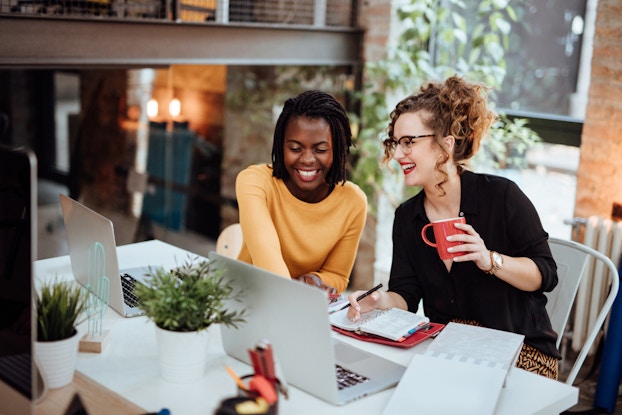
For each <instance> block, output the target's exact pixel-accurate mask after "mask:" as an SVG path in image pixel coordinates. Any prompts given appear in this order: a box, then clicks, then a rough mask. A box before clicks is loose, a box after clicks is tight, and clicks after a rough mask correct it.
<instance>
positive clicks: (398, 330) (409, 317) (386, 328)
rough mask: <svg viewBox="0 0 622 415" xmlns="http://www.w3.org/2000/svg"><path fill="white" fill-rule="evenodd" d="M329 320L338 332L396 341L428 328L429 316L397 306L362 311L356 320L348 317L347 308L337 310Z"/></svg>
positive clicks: (331, 314) (403, 339)
mask: <svg viewBox="0 0 622 415" xmlns="http://www.w3.org/2000/svg"><path fill="white" fill-rule="evenodd" d="M329 320H330V323H331V325H332V326H333V327H334V328H337V329H340V330H338V331H340V332H344V331H345V332H352V333H355V334H357V335H359V336H378V337H381V338H383V339H387V340H390V341H393V342H398V343H399V342H404V341H406V340H407V339H408V338H409V337H411V336H413V335H414V334H415V333H417V332H419V331H425V330H426V329H429V328H430V319H429V318H427V317H424V316H421V315H419V314H415V313H412V312H410V311H406V310H402V309H399V308H391V309H388V310H371V311H368V312H366V313H363V314H362V315H361V319H360V320H359V321H356V322H354V321H352V320H350V319H349V318H348V309H345V310H338V311H335V312H332V313H330V314H329ZM428 331H429V330H428Z"/></svg>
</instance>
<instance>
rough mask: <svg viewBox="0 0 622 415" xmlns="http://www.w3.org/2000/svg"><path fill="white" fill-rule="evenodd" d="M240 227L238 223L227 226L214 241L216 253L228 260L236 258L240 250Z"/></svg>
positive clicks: (241, 239)
mask: <svg viewBox="0 0 622 415" xmlns="http://www.w3.org/2000/svg"><path fill="white" fill-rule="evenodd" d="M243 240H244V239H243V238H242V227H241V226H240V224H239V223H234V224H231V225H229V226H227V227H226V228H225V229H223V230H222V232H220V235H218V239H216V252H217V253H219V254H222V255H225V256H228V257H230V258H237V257H238V255H239V254H240V251H241V250H242V241H243Z"/></svg>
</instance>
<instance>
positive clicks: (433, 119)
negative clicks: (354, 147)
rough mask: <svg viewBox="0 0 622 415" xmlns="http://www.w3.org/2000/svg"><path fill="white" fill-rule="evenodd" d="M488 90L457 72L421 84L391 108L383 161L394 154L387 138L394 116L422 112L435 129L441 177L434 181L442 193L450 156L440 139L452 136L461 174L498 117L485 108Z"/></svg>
mask: <svg viewBox="0 0 622 415" xmlns="http://www.w3.org/2000/svg"><path fill="white" fill-rule="evenodd" d="M488 90H489V88H488V87H486V86H485V85H484V84H481V83H475V82H468V81H466V80H465V79H464V78H461V77H458V76H457V75H453V76H451V77H450V78H448V79H447V80H445V82H444V83H435V82H431V83H428V84H427V85H423V86H421V88H420V91H419V93H418V94H413V95H410V96H408V97H406V98H405V99H403V100H402V101H400V102H399V103H398V104H397V105H396V106H395V109H394V110H393V111H391V120H390V121H389V126H388V127H387V133H388V136H389V138H388V139H387V140H385V142H384V144H385V146H384V159H383V162H384V163H385V164H388V163H389V161H390V160H391V158H392V157H393V153H392V151H391V147H390V144H391V142H390V141H391V140H392V139H393V135H394V127H395V122H396V121H397V119H398V118H399V117H400V116H401V115H402V114H406V113H410V112H420V111H421V112H422V113H421V119H422V121H423V123H424V124H425V125H426V126H427V127H428V128H430V129H431V130H432V131H434V134H435V140H436V143H437V145H438V146H439V148H440V149H441V152H442V157H440V158H439V159H438V160H437V162H436V167H435V168H436V171H438V172H439V173H441V175H442V176H443V179H442V180H441V181H440V182H439V183H437V184H436V188H437V189H439V191H440V192H441V194H442V195H445V191H444V190H443V184H444V183H446V182H447V180H448V174H447V172H446V171H445V170H444V169H443V165H444V164H445V163H446V162H447V160H449V156H450V155H449V153H448V152H447V150H446V149H445V147H444V146H443V145H442V144H441V143H442V140H443V138H445V137H447V136H448V135H451V136H453V137H454V138H455V145H454V151H453V161H454V163H455V164H456V166H457V168H458V173H459V174H460V173H462V172H463V171H464V170H465V168H466V166H467V165H468V161H469V159H470V158H471V157H473V156H474V155H475V153H477V151H478V150H479V148H480V143H481V140H482V139H483V138H484V137H485V136H486V135H487V134H488V131H489V129H490V126H491V125H492V123H493V122H494V121H495V120H496V119H497V114H496V113H495V111H493V110H492V109H490V108H489V107H488Z"/></svg>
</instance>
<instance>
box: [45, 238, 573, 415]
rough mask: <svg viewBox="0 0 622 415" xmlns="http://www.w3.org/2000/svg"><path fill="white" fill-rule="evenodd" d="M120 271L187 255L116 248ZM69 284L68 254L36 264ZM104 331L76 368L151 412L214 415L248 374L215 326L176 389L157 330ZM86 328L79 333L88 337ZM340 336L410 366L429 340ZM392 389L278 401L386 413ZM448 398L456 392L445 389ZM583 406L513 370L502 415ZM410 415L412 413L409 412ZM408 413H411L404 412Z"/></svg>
mask: <svg viewBox="0 0 622 415" xmlns="http://www.w3.org/2000/svg"><path fill="white" fill-rule="evenodd" d="M118 256H119V267H120V268H121V269H123V268H132V267H138V266H143V265H162V266H165V267H173V266H176V265H181V264H182V263H183V262H184V261H185V260H186V259H187V258H188V252H187V251H185V250H182V249H180V248H177V247H174V246H172V245H169V244H166V243H164V242H161V241H157V240H154V241H147V242H141V243H136V244H131V245H124V246H121V247H119V248H118ZM54 277H57V278H60V279H71V278H72V275H71V266H70V261H69V256H62V257H57V258H50V259H45V260H39V261H36V262H35V278H36V279H38V280H44V279H49V278H54ZM103 329H104V330H109V331H110V342H109V344H108V346H107V347H106V348H105V350H104V351H103V352H102V353H101V354H100V353H79V356H78V361H77V370H78V371H80V372H82V373H83V374H85V375H86V376H88V377H90V378H92V379H93V380H95V381H97V382H98V383H100V384H102V385H103V386H106V387H107V388H109V389H111V390H113V391H114V392H116V393H118V394H120V395H122V396H124V397H125V398H127V399H128V400H130V401H131V402H133V403H135V404H137V405H139V406H141V407H143V408H145V409H146V410H148V411H152V412H158V411H159V410H160V409H162V408H168V409H169V410H170V411H171V413H172V415H186V414H188V415H192V414H197V415H199V414H200V415H206V414H213V413H214V411H215V410H216V408H217V407H218V405H219V403H220V401H221V400H222V399H224V398H227V397H231V396H234V395H235V394H236V385H235V383H234V381H233V380H232V379H231V377H230V376H229V375H228V374H227V372H226V370H225V366H226V365H228V366H231V367H232V368H233V369H234V370H235V371H236V373H238V374H239V375H244V374H248V373H250V372H251V368H250V366H248V365H246V364H245V363H242V362H240V361H238V360H236V359H234V358H232V357H229V356H228V355H226V354H225V352H224V350H223V347H222V342H221V337H220V330H219V327H218V326H212V327H210V328H209V332H210V334H209V335H210V340H209V349H208V363H207V370H206V373H205V376H204V377H203V379H202V380H201V381H200V382H196V383H193V384H180V385H178V384H173V383H169V382H167V381H165V380H163V379H162V378H161V377H160V376H159V372H158V365H157V359H156V341H155V329H154V324H153V323H152V322H151V321H150V320H148V319H147V318H146V317H133V318H123V317H121V316H120V315H119V314H117V313H116V312H114V311H113V310H112V309H109V310H108V312H107V313H106V315H105V317H104V321H103ZM86 330H87V328H86V327H85V324H82V325H81V326H80V327H79V331H80V332H84V333H85V332H86ZM334 335H335V336H337V337H339V338H340V339H342V340H344V341H347V342H349V343H351V344H353V345H355V346H357V347H360V348H364V349H366V350H368V351H371V352H372V353H377V354H380V355H383V356H384V357H386V358H388V359H390V360H393V361H395V362H397V363H401V364H403V365H405V366H407V365H408V363H409V362H410V360H411V359H412V357H413V355H414V354H415V353H422V352H423V351H424V350H425V349H426V347H427V344H429V342H430V341H432V340H427V341H426V342H424V343H422V344H421V345H418V346H415V347H414V348H411V349H400V348H396V347H391V346H385V345H379V344H373V343H367V342H361V341H358V340H356V339H352V338H348V337H346V336H342V335H340V334H337V333H334ZM394 389H395V388H391V389H388V390H385V391H383V392H380V393H377V394H374V395H372V396H368V397H365V398H362V399H360V400H357V401H355V402H352V403H349V404H346V405H345V406H334V405H331V404H329V403H327V402H324V401H322V400H320V399H318V398H315V397H314V396H312V395H309V394H307V393H305V392H303V391H301V390H298V389H296V388H290V397H289V399H287V400H285V399H281V400H280V402H279V413H280V414H281V415H283V414H295V415H305V414H314V415H317V414H322V415H330V414H341V415H343V414H357V415H360V414H366V415H367V414H381V413H382V411H383V409H384V407H385V406H386V405H387V402H388V401H389V399H390V398H391V394H392V393H393V390H394ZM447 394H448V399H450V396H451V391H447ZM577 400H578V389H577V388H575V387H571V386H568V385H566V384H564V383H561V382H556V381H552V380H550V379H546V378H544V377H542V376H539V375H535V374H532V373H529V372H526V371H524V370H521V369H517V368H514V369H512V371H511V372H510V376H509V378H508V381H507V385H506V388H504V390H503V392H502V395H501V397H500V399H499V406H498V410H497V414H499V415H501V414H508V415H510V414H515V415H528V414H558V413H560V412H562V411H564V410H566V409H568V408H570V407H571V406H573V405H574V404H576V403H577ZM407 412H410V411H407ZM405 413H406V412H405Z"/></svg>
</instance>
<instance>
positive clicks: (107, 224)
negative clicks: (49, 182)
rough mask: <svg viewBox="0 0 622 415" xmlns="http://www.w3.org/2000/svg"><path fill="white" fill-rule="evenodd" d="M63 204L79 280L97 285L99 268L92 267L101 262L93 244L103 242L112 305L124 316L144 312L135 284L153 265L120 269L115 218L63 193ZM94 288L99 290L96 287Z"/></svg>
mask: <svg viewBox="0 0 622 415" xmlns="http://www.w3.org/2000/svg"><path fill="white" fill-rule="evenodd" d="M60 205H61V209H62V211H63V221H64V222H65V231H66V233H67V246H68V247H69V258H70V259H71V271H72V273H73V276H74V278H75V279H76V281H78V282H79V283H80V284H81V285H83V286H84V287H86V288H90V287H93V286H94V284H89V274H90V275H91V276H93V275H95V274H99V272H93V271H91V272H89V268H91V269H93V265H95V264H96V263H97V261H93V260H92V258H93V251H92V247H93V244H95V243H96V242H99V244H101V246H102V247H103V251H104V253H105V261H103V264H101V265H103V266H104V268H103V270H104V274H105V275H106V277H108V279H109V281H110V290H109V291H110V298H109V306H110V307H111V308H112V309H113V310H115V311H116V312H117V313H119V314H121V315H122V316H124V317H134V316H139V315H142V314H144V313H143V311H142V310H140V309H139V308H138V307H136V304H137V303H136V299H135V298H132V297H133V295H132V294H133V293H132V291H133V286H134V284H137V283H145V276H146V275H148V274H149V273H150V267H149V266H145V267H139V268H131V269H123V270H119V262H118V259H117V245H116V242H115V237H114V228H113V225H112V221H111V220H110V219H108V218H106V217H104V216H102V215H100V214H99V213H97V212H95V211H93V210H91V209H89V208H87V207H86V206H84V205H83V204H81V203H79V202H77V201H75V200H73V199H72V198H70V197H67V196H65V195H63V194H61V195H60ZM89 257H90V258H89ZM91 291H92V292H94V294H97V292H95V291H96V290H94V289H91Z"/></svg>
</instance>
